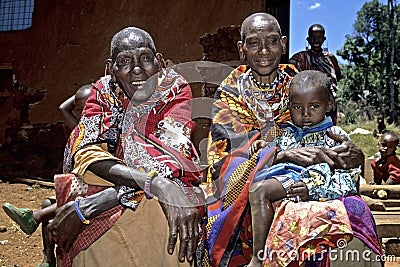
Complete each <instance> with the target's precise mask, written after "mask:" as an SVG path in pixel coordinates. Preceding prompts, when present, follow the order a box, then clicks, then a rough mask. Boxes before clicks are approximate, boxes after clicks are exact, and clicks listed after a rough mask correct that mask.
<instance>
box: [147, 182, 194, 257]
mask: <svg viewBox="0 0 400 267" xmlns="http://www.w3.org/2000/svg"><path fill="white" fill-rule="evenodd" d="M153 188H154V194H155V195H156V196H157V197H158V201H159V203H160V205H161V207H162V210H163V212H164V214H165V217H166V218H167V220H168V225H169V238H168V247H167V251H168V253H169V254H172V253H173V252H174V249H175V246H176V242H177V240H178V234H179V240H180V246H179V253H178V259H179V261H180V262H184V261H185V258H186V260H187V261H188V262H192V261H193V258H194V255H195V251H196V245H197V242H198V236H199V230H198V210H197V208H196V207H195V206H194V205H193V204H192V203H191V202H190V201H189V199H188V197H187V196H186V194H185V193H184V192H183V190H182V189H181V188H180V187H179V186H178V185H177V184H175V183H174V182H173V181H171V180H169V179H163V178H160V177H157V178H155V179H154V180H153V183H152V189H153Z"/></svg>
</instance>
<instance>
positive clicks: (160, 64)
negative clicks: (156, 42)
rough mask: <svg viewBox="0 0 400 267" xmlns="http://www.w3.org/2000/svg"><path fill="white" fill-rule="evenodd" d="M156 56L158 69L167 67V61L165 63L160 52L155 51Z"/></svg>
mask: <svg viewBox="0 0 400 267" xmlns="http://www.w3.org/2000/svg"><path fill="white" fill-rule="evenodd" d="M156 58H157V62H158V70H159V71H160V70H161V69H165V68H166V67H167V63H165V60H164V57H163V55H162V54H161V53H156Z"/></svg>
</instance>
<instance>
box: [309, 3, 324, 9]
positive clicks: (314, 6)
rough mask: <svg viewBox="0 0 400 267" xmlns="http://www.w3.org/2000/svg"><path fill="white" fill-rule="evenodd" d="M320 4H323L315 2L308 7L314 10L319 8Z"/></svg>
mask: <svg viewBox="0 0 400 267" xmlns="http://www.w3.org/2000/svg"><path fill="white" fill-rule="evenodd" d="M320 6H321V4H320V3H314V4H312V5H311V6H309V7H308V9H309V10H314V9H317V8H319V7H320Z"/></svg>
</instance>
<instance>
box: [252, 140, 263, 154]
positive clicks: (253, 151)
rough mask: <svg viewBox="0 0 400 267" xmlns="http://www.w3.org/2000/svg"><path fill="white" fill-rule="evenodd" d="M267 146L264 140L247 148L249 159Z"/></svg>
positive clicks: (255, 142)
mask: <svg viewBox="0 0 400 267" xmlns="http://www.w3.org/2000/svg"><path fill="white" fill-rule="evenodd" d="M266 145H267V142H265V141H264V140H256V141H254V142H253V143H252V144H251V146H250V147H249V157H251V156H253V154H254V153H256V152H257V151H258V150H259V149H260V148H264V147H265V146H266Z"/></svg>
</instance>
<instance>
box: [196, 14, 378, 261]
mask: <svg viewBox="0 0 400 267" xmlns="http://www.w3.org/2000/svg"><path fill="white" fill-rule="evenodd" d="M286 42H287V39H286V37H285V36H282V34H281V30H280V26H279V24H278V22H277V20H276V19H275V18H274V17H273V16H271V15H269V14H266V13H256V14H253V15H251V16H249V17H247V18H246V19H245V20H244V21H243V23H242V27H241V41H239V42H238V48H239V55H240V59H241V60H242V61H243V62H244V61H247V65H241V66H239V67H238V68H236V69H235V70H234V71H232V73H231V74H230V75H229V76H228V77H227V78H226V79H225V80H224V81H223V82H222V84H221V86H220V87H219V88H218V90H217V92H216V95H215V103H214V107H213V115H212V116H213V123H212V126H211V132H210V137H211V141H210V142H209V147H208V159H209V161H210V162H209V163H210V167H209V173H208V179H209V184H211V185H212V186H210V188H209V190H210V192H209V194H211V197H212V199H213V200H214V202H213V203H212V204H211V205H209V207H208V211H207V212H208V216H207V217H208V220H207V223H206V225H205V232H204V233H205V237H204V240H205V241H204V244H203V245H204V248H205V249H204V251H203V252H204V253H203V255H202V258H201V259H200V260H201V261H202V264H203V266H243V265H246V264H249V266H258V265H261V261H262V260H265V262H264V264H265V266H286V265H289V264H302V263H303V261H304V260H307V258H308V257H311V258H312V255H314V256H315V255H318V253H321V252H323V250H324V249H325V250H328V249H329V248H336V247H337V246H339V247H340V245H337V244H336V243H335V240H343V241H344V242H346V241H349V240H350V239H351V238H353V237H357V238H359V239H361V240H362V241H363V242H364V244H366V245H367V246H368V247H369V248H370V249H372V251H373V252H375V253H377V254H381V247H380V244H379V241H378V239H377V236H376V231H375V228H374V221H373V219H372V216H371V213H370V211H369V209H368V207H367V206H366V205H365V203H364V202H363V201H362V200H361V198H360V197H358V196H351V197H345V198H342V199H341V201H338V202H339V203H336V202H335V203H333V202H332V203H331V202H326V203H322V202H313V201H310V202H302V203H295V202H292V201H284V202H282V204H281V205H277V208H276V210H272V209H270V208H269V207H270V206H269V205H266V204H265V201H266V199H267V197H266V196H267V194H268V195H271V194H274V192H271V190H270V188H268V187H267V186H266V183H263V181H259V182H255V183H253V178H254V175H255V174H256V173H257V171H258V170H260V169H262V168H267V167H268V166H270V165H271V164H274V163H280V162H292V163H295V164H298V165H301V166H305V167H306V166H310V165H312V164H317V163H322V162H326V163H328V164H329V165H330V166H331V167H340V168H344V169H346V168H351V167H354V166H356V165H358V164H360V163H361V162H363V160H364V155H363V153H362V151H361V150H360V149H359V148H358V147H356V146H355V145H354V144H352V143H351V142H344V143H342V144H341V145H340V146H338V147H335V148H333V149H327V148H323V147H301V148H294V149H289V150H285V151H277V149H276V146H275V145H274V139H275V138H276V137H277V136H279V135H280V134H281V133H282V129H283V128H284V127H285V123H286V122H287V121H289V120H290V114H289V110H288V108H287V100H288V99H287V98H288V90H289V83H290V81H291V74H292V73H295V69H294V68H293V67H291V66H290V65H280V64H279V62H280V59H281V55H282V54H285V53H286V52H287V51H286ZM261 133H262V134H261ZM260 136H264V140H265V141H269V142H270V148H269V149H268V148H264V149H263V150H260V151H258V153H256V154H254V155H253V156H251V157H249V155H248V152H247V151H248V148H249V146H250V145H251V144H252V142H253V140H256V139H258V138H259V137H260ZM211 190H212V191H211ZM290 190H291V191H290V192H288V195H290V196H299V197H301V199H304V197H303V196H305V195H308V190H307V187H306V186H305V185H304V184H303V183H295V184H294V185H293V186H292V187H291V189H290ZM216 196H217V197H216ZM306 199H307V198H306ZM250 207H251V208H250ZM257 207H259V208H257ZM260 207H261V208H260ZM262 207H264V208H262ZM274 214H275V215H274ZM336 215H338V216H336ZM339 215H340V216H339ZM254 216H260V217H262V218H267V219H268V220H270V221H272V220H273V218H274V216H275V219H274V220H273V223H272V227H271V230H270V232H269V235H268V239H267V244H266V247H267V248H268V250H267V251H266V252H270V253H269V254H268V253H267V254H264V242H263V240H266V238H267V237H266V236H265V235H262V233H263V231H262V229H261V228H262V227H263V226H260V225H257V224H252V220H251V218H252V217H254ZM341 219H343V222H342V221H341ZM269 223H270V222H268V224H269ZM342 226H343V227H342ZM354 239H355V238H354ZM352 242H353V241H352ZM260 244H261V245H260ZM304 252H306V253H304ZM307 253H308V254H307ZM297 255H298V257H297ZM322 258H323V259H324V260H323V261H320V262H314V263H313V264H320V265H324V264H325V266H326V265H329V262H328V261H329V259H328V257H327V255H326V254H324V255H323V257H322ZM296 266H297V265H296ZM357 266H358V265H357Z"/></svg>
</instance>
